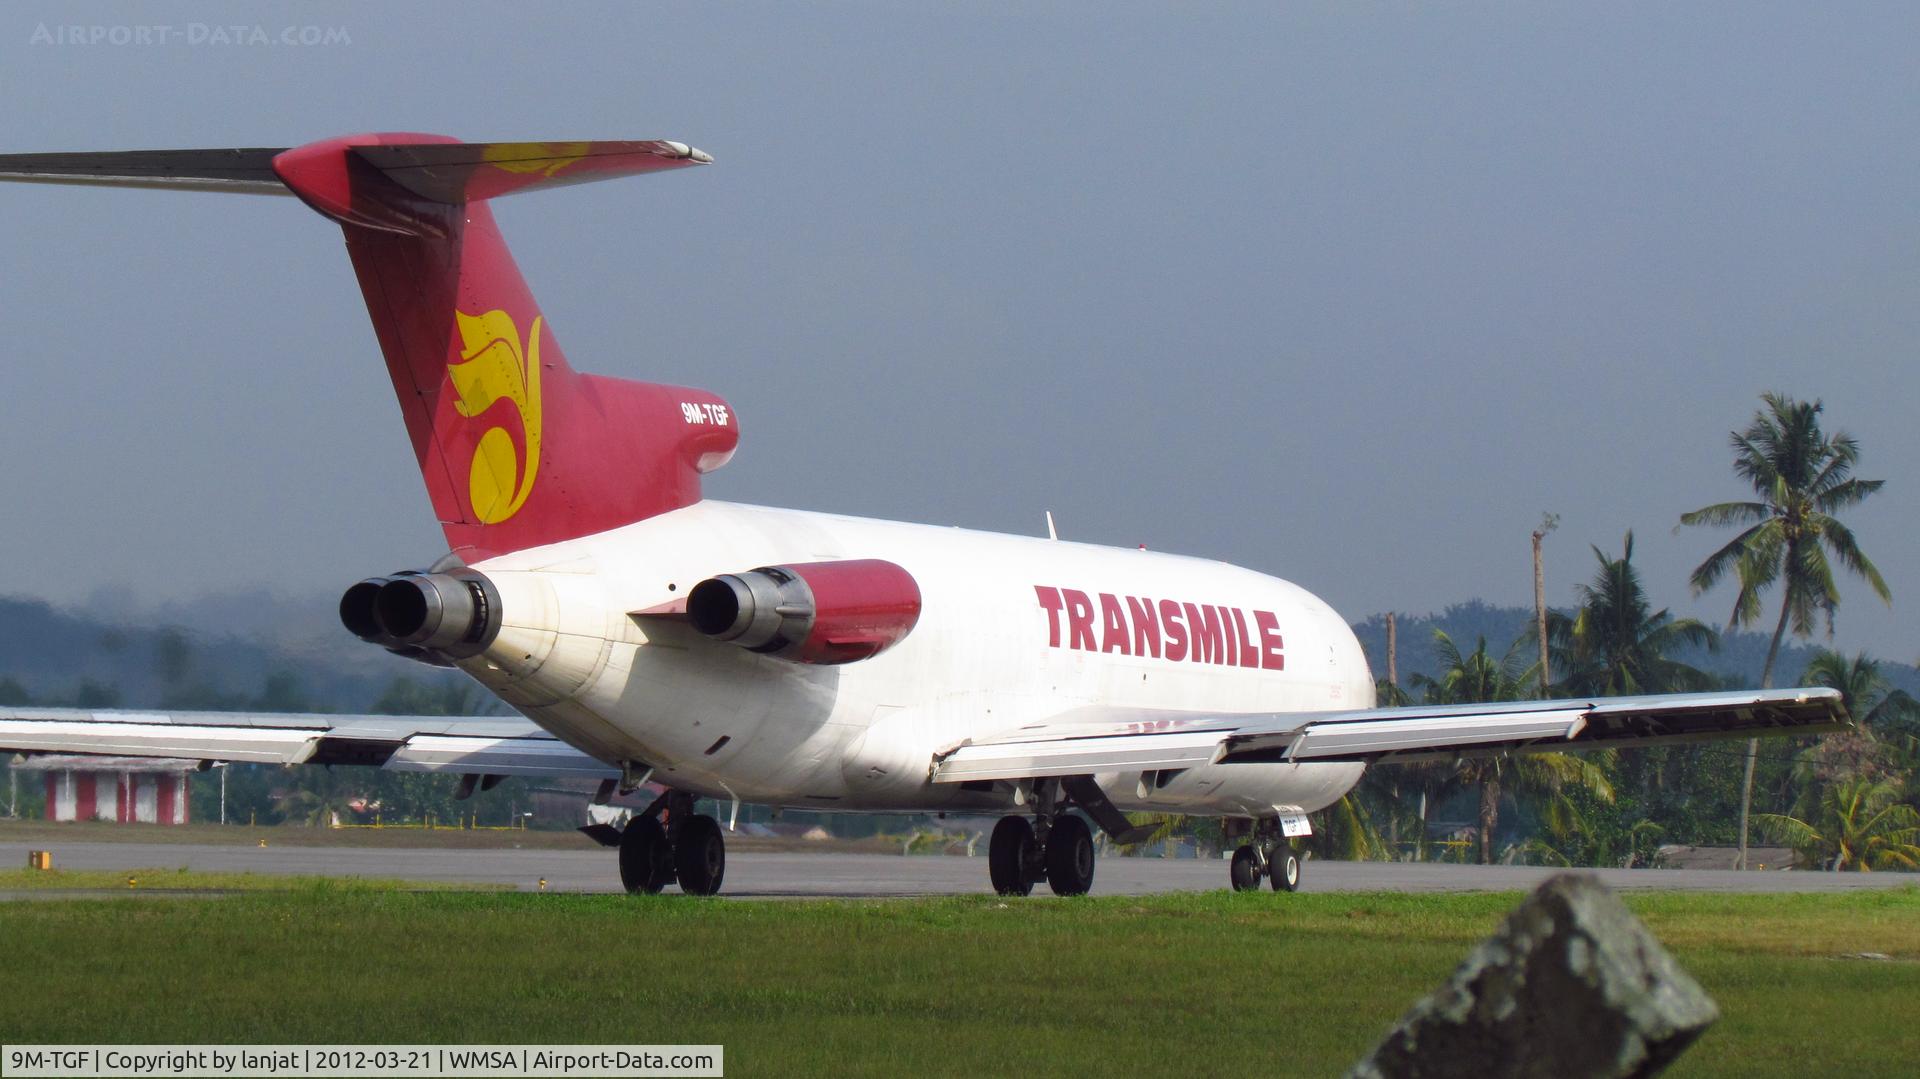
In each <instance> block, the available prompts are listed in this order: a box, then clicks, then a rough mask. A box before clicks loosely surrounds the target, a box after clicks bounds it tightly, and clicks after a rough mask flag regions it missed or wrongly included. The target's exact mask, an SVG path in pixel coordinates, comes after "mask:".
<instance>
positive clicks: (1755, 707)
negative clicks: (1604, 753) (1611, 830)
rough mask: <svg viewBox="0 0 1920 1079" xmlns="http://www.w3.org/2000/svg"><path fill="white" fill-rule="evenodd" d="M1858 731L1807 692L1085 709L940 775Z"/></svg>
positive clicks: (1026, 774)
mask: <svg viewBox="0 0 1920 1079" xmlns="http://www.w3.org/2000/svg"><path fill="white" fill-rule="evenodd" d="M1850 722H1851V721H1850V720H1849V719H1848V717H1847V712H1846V708H1845V705H1844V704H1843V703H1842V700H1841V697H1840V694H1839V693H1838V692H1837V691H1835V690H1831V689H1808V688H1799V689H1778V690H1740V691H1734V692H1726V693H1685V694H1680V693H1675V694H1661V695H1656V696H1644V697H1614V698H1600V699H1594V700H1558V701H1507V702H1500V703H1496V704H1473V705H1443V706H1414V707H1409V708H1373V709H1363V710H1355V711H1346V712H1268V713H1237V714H1236V713H1200V712H1172V711H1167V712H1144V711H1141V710H1139V709H1111V710H1103V709H1098V708H1093V709H1088V708H1081V709H1076V710H1075V711H1073V712H1072V713H1069V714H1067V715H1065V716H1063V717H1062V718H1061V719H1060V720H1059V721H1057V722H1052V723H1034V724H1028V725H1026V726H1023V727H1020V728H1018V729H1015V730H1012V731H1008V732H1005V733H1003V734H1001V735H998V736H995V737H992V738H987V739H982V740H979V741H977V742H973V743H968V744H965V745H962V746H961V747H959V748H957V749H955V750H953V751H951V752H949V753H947V754H946V755H944V756H938V757H936V759H935V761H934V764H933V772H932V778H933V781H934V782H936V783H957V782H963V781H968V780H983V779H1003V780H1018V779H1034V778H1040V777H1043V776H1064V775H1080V774H1090V773H1096V772H1112V771H1136V770H1137V771H1148V770H1153V769H1165V768H1185V767H1192V766H1194V765H1199V764H1216V763H1217V764H1277V763H1340V762H1346V763H1350V762H1361V763H1368V764H1374V763H1393V762H1414V761H1424V760H1452V759H1456V758H1461V757H1486V756H1501V755H1506V754H1511V753H1535V752H1546V751H1551V750H1562V751H1579V750H1588V749H1608V748H1615V747H1627V746H1650V745H1661V744H1668V743H1675V742H1695V741H1702V740H1708V739H1718V738H1748V737H1765V736H1770V735H1807V734H1819V733H1823V732H1826V731H1836V730H1842V729H1845V728H1846V727H1847V726H1848V725H1849V724H1850ZM1143 728H1145V729H1144V730H1143Z"/></svg>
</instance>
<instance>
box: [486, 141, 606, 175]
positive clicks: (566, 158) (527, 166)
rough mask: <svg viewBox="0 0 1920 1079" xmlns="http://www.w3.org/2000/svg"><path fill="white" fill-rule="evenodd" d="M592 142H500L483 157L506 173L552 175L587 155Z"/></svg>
mask: <svg viewBox="0 0 1920 1079" xmlns="http://www.w3.org/2000/svg"><path fill="white" fill-rule="evenodd" d="M592 149H593V144H592V143H590V142H555V143H546V142H496V143H492V144H490V145H488V147H487V148H486V149H485V150H483V151H481V155H480V156H481V157H482V158H483V159H485V160H486V162H487V163H488V164H490V165H492V166H493V167H494V168H496V169H501V170H504V171H506V172H538V173H541V174H543V175H546V176H552V175H553V174H554V173H556V172H559V171H560V170H561V169H564V168H566V167H567V166H568V165H571V164H573V163H574V162H576V161H578V160H580V159H581V158H583V157H585V156H587V152H588V151H589V150H592Z"/></svg>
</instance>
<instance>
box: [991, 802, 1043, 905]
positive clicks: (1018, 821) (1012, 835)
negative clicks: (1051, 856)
mask: <svg viewBox="0 0 1920 1079" xmlns="http://www.w3.org/2000/svg"><path fill="white" fill-rule="evenodd" d="M1032 849H1033V825H1031V824H1028V823H1027V818H1025V817H1001V818H1000V821H999V823H997V824H995V825H994V826H993V836H992V838H990V839H988V840H987V876H988V877H989V878H991V879H992V881H993V890H994V891H995V892H998V893H999V894H1001V895H1009V896H1011V895H1026V894H1027V893H1029V892H1031V891H1033V880H1032V879H1031V878H1030V877H1029V876H1028V875H1027V860H1028V854H1029V852H1031V851H1032Z"/></svg>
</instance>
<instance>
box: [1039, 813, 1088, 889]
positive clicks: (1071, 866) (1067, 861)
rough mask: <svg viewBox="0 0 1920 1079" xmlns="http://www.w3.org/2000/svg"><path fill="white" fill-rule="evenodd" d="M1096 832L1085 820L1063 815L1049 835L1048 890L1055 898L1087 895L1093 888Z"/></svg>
mask: <svg viewBox="0 0 1920 1079" xmlns="http://www.w3.org/2000/svg"><path fill="white" fill-rule="evenodd" d="M1093 862H1094V858H1093V830H1092V829H1091V828H1088V827H1087V822H1086V820H1085V819H1084V818H1081V817H1075V816H1070V815H1067V814H1064V813H1063V814H1061V815H1060V816H1058V817H1055V818H1054V821H1053V828H1052V829H1051V830H1050V831H1048V833H1047V887H1049V888H1052V889H1053V894H1054V895H1086V894H1087V892H1088V891H1090V890H1091V889H1092V888H1093Z"/></svg>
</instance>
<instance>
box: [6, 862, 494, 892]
mask: <svg viewBox="0 0 1920 1079" xmlns="http://www.w3.org/2000/svg"><path fill="white" fill-rule="evenodd" d="M510 887H511V886H510V885H506V884H473V883H459V882H449V881H419V880H395V879H390V878H386V877H301V876H286V875H280V874H273V873H203V872H197V871H194V870H190V869H186V868H180V869H159V868H153V869H128V870H108V869H59V868H54V869H0V892H22V891H24V892H69V891H83V892H100V891H113V892H121V891H162V892H301V891H306V892H314V891H317V892H321V893H331V892H338V891H415V892H445V891H454V890H459V891H476V890H477V891H505V890H508V889H509V888H510Z"/></svg>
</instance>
